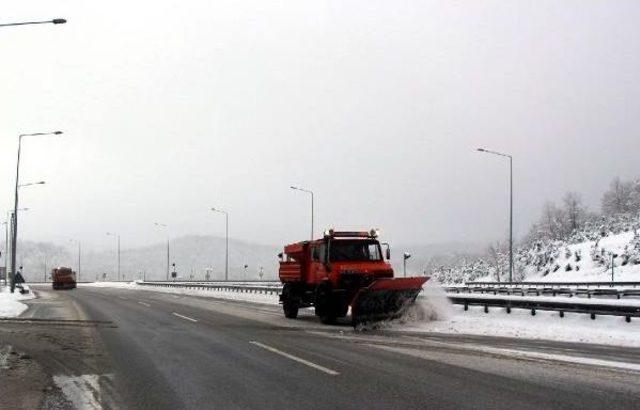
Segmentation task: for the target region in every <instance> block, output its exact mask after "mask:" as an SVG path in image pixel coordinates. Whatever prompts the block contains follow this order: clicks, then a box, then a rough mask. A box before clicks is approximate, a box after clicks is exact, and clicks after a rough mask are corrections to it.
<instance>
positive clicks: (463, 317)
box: [391, 305, 640, 347]
mask: <svg viewBox="0 0 640 410" xmlns="http://www.w3.org/2000/svg"><path fill="white" fill-rule="evenodd" d="M452 310H453V315H452V317H450V318H449V319H445V320H434V321H414V322H410V321H407V320H405V321H404V322H398V323H396V324H394V325H392V327H391V328H392V329H394V330H403V331H417V332H435V333H447V334H470V335H483V336H504V337H519V338H526V339H544V340H556V341H564V342H582V343H598V344H607V345H616V346H629V347H640V320H639V319H636V318H634V319H632V320H631V323H627V322H625V319H624V317H617V316H597V318H596V319H595V320H592V319H591V318H590V317H589V315H585V314H578V313H565V317H564V318H560V315H559V313H558V312H546V311H538V312H537V314H536V315H535V316H531V312H530V311H529V310H523V309H512V310H511V313H510V314H507V313H506V309H504V308H490V310H489V313H484V308H483V307H481V306H470V307H469V310H468V311H466V312H465V311H464V308H463V306H461V305H455V306H453V308H452Z"/></svg>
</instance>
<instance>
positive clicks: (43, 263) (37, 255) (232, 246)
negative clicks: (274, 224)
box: [3, 235, 280, 281]
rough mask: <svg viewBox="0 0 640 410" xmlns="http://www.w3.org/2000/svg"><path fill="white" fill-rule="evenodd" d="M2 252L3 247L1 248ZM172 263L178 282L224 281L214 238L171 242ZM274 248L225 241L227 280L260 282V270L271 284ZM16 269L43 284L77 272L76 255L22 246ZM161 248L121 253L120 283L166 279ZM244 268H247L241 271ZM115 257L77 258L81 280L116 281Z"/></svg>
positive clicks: (220, 243) (41, 245) (219, 244)
mask: <svg viewBox="0 0 640 410" xmlns="http://www.w3.org/2000/svg"><path fill="white" fill-rule="evenodd" d="M3 246H4V245H3ZM170 251H171V252H170V253H171V263H175V264H176V271H177V272H178V276H179V277H180V278H182V279H189V278H191V277H193V278H194V279H204V278H205V274H206V272H207V269H208V268H213V271H212V275H211V278H212V279H222V278H224V264H225V263H224V262H225V240H224V238H219V237H213V236H196V235H190V236H184V237H180V238H176V239H173V240H172V241H171V248H170ZM278 252H280V249H279V248H276V247H275V246H266V245H258V244H253V243H248V242H244V241H239V240H235V239H230V240H229V277H230V278H231V279H259V276H258V273H259V272H260V267H263V273H264V276H263V278H264V279H276V275H277V262H278V258H277V254H278ZM17 258H18V264H19V265H21V266H23V273H24V276H25V278H26V280H27V281H42V280H43V278H44V276H45V272H47V273H48V272H50V271H51V268H52V267H54V266H60V265H62V266H70V267H72V268H73V269H74V270H77V264H78V255H77V251H75V249H73V248H71V247H61V246H58V245H56V244H53V243H48V242H46V243H45V242H31V241H25V242H21V243H20V244H19V246H18V256H17ZM166 261H167V259H166V243H158V244H154V245H151V246H145V247H139V248H127V249H122V250H121V253H120V272H121V274H122V275H124V278H125V279H138V278H140V277H142V276H145V277H146V278H147V279H149V280H163V279H165V278H166V270H167V268H166V263H167V262H166ZM245 265H247V267H246V268H245ZM116 271H117V259H116V252H115V250H113V251H102V252H93V251H87V252H83V253H82V258H81V272H80V275H81V278H80V280H95V279H96V277H99V278H102V275H103V274H104V273H106V274H107V275H106V278H107V280H114V279H116Z"/></svg>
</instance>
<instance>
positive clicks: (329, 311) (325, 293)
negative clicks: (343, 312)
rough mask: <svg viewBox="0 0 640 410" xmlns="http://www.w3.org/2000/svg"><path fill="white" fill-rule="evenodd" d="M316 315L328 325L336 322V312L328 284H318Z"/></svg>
mask: <svg viewBox="0 0 640 410" xmlns="http://www.w3.org/2000/svg"><path fill="white" fill-rule="evenodd" d="M315 305H316V316H318V317H319V318H320V322H322V323H324V324H325V325H330V324H333V323H335V322H336V318H337V317H338V312H337V308H336V301H335V298H334V297H332V294H331V289H330V288H329V287H328V286H323V285H320V287H319V288H318V290H317V291H316V303H315Z"/></svg>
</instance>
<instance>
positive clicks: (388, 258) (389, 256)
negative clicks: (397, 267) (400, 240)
mask: <svg viewBox="0 0 640 410" xmlns="http://www.w3.org/2000/svg"><path fill="white" fill-rule="evenodd" d="M386 257H387V260H391V249H389V248H387V255H386Z"/></svg>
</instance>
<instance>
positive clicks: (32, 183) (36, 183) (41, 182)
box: [18, 181, 45, 188]
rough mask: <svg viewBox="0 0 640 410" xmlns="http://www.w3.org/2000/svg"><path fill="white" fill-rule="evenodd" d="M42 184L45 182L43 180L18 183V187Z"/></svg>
mask: <svg viewBox="0 0 640 410" xmlns="http://www.w3.org/2000/svg"><path fill="white" fill-rule="evenodd" d="M44 184H45V182H44V181H38V182H29V183H28V184H20V185H18V188H22V187H26V186H32V185H44Z"/></svg>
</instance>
